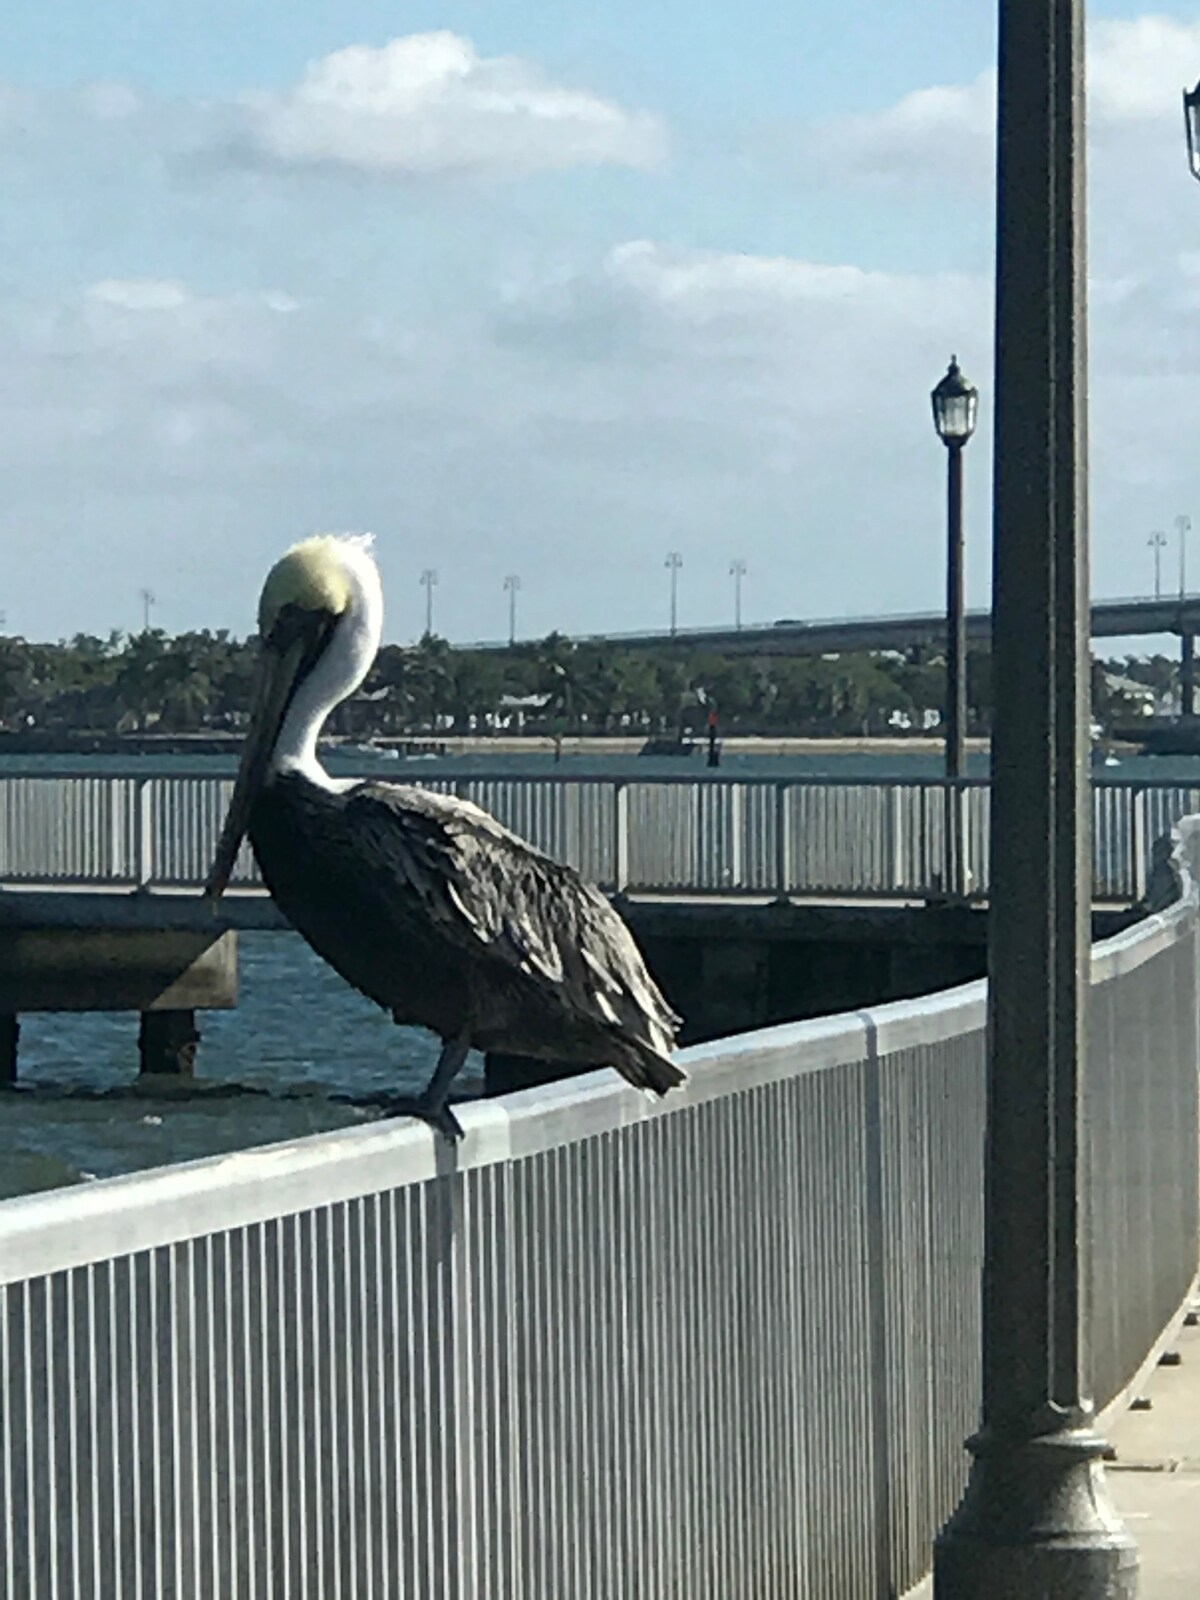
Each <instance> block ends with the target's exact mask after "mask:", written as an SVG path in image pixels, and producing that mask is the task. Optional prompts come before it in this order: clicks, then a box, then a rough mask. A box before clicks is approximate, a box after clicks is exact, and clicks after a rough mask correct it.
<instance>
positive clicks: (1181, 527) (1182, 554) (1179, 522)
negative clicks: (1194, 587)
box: [1175, 516, 1192, 600]
mask: <svg viewBox="0 0 1200 1600" xmlns="http://www.w3.org/2000/svg"><path fill="white" fill-rule="evenodd" d="M1191 531H1192V519H1191V517H1183V516H1179V517H1176V518H1175V532H1176V533H1177V534H1178V535H1179V598H1180V599H1181V600H1182V599H1183V597H1184V595H1185V594H1187V536H1188V534H1189V533H1191Z"/></svg>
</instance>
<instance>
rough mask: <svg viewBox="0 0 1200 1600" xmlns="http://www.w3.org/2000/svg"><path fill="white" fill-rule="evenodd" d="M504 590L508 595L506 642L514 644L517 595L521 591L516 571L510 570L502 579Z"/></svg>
mask: <svg viewBox="0 0 1200 1600" xmlns="http://www.w3.org/2000/svg"><path fill="white" fill-rule="evenodd" d="M504 592H505V594H507V596H508V642H509V644H510V645H514V644H516V642H517V596H518V595H519V594H520V592H521V576H520V574H519V573H517V572H510V573H509V575H508V577H507V578H505V580H504Z"/></svg>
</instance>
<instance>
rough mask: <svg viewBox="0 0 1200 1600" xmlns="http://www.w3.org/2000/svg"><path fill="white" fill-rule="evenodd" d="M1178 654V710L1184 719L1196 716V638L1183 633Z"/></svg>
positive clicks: (1193, 635) (1190, 634)
mask: <svg viewBox="0 0 1200 1600" xmlns="http://www.w3.org/2000/svg"><path fill="white" fill-rule="evenodd" d="M1181 646H1182V648H1181V649H1180V652H1179V709H1180V711H1181V713H1182V714H1183V715H1184V716H1185V717H1192V716H1195V714H1196V636H1195V634H1192V633H1185V634H1184V636H1183V639H1182V641H1181Z"/></svg>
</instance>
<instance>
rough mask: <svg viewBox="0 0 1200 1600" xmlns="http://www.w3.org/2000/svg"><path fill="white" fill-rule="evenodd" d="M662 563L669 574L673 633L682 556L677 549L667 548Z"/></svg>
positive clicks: (677, 619) (676, 622)
mask: <svg viewBox="0 0 1200 1600" xmlns="http://www.w3.org/2000/svg"><path fill="white" fill-rule="evenodd" d="M663 565H664V566H665V567H666V568H667V570H668V571H669V572H670V574H671V632H672V633H675V632H676V628H677V624H678V621H679V569H680V567H682V565H683V557H682V556H681V555H680V554H679V551H678V550H668V552H667V559H666V561H664V562H663Z"/></svg>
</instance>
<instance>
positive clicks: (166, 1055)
mask: <svg viewBox="0 0 1200 1600" xmlns="http://www.w3.org/2000/svg"><path fill="white" fill-rule="evenodd" d="M199 1042H200V1033H199V1030H198V1029H197V1027H196V1013H195V1012H194V1011H143V1012H142V1021H141V1026H140V1028H139V1029H138V1053H139V1056H140V1060H141V1065H140V1069H139V1070H140V1071H141V1073H142V1075H143V1076H144V1077H145V1076H150V1075H153V1076H161V1075H164V1074H165V1075H168V1076H171V1077H177V1078H190V1077H191V1076H192V1074H193V1073H194V1072H195V1070H196V1046H197V1045H198V1044H199Z"/></svg>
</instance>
